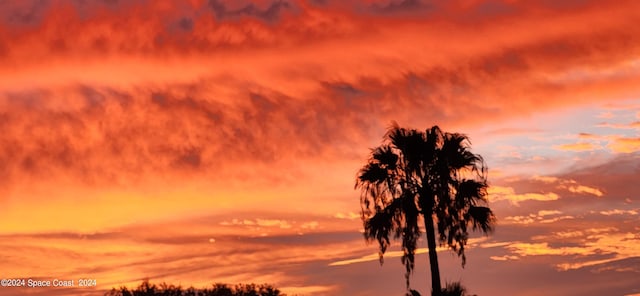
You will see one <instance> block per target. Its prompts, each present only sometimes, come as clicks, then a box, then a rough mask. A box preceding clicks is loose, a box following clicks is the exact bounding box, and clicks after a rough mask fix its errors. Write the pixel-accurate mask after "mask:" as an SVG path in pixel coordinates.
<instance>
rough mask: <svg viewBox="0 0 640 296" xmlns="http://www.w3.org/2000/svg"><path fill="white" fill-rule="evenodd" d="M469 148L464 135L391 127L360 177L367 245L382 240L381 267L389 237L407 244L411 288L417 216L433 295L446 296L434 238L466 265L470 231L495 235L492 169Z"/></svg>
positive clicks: (405, 254) (405, 261)
mask: <svg viewBox="0 0 640 296" xmlns="http://www.w3.org/2000/svg"><path fill="white" fill-rule="evenodd" d="M469 145H470V142H469V140H468V138H467V136H465V135H463V134H458V133H444V132H442V131H441V130H440V128H439V127H438V126H433V127H432V128H430V129H427V130H426V131H425V132H422V131H418V130H415V129H404V128H400V127H398V125H397V124H396V123H394V124H393V126H392V127H391V128H390V129H389V130H388V132H387V133H386V135H385V137H384V141H383V143H382V145H380V146H379V147H377V148H375V149H372V152H371V157H370V158H369V160H368V163H367V164H366V165H365V166H364V167H363V168H362V169H361V170H360V171H359V173H358V176H357V179H356V188H359V189H360V190H361V197H360V204H361V207H362V220H363V223H364V236H365V239H366V240H367V242H371V241H374V240H376V241H378V243H379V245H380V251H379V255H380V263H381V264H382V263H383V256H384V253H385V251H386V250H387V248H388V247H389V245H390V240H389V238H390V236H393V238H395V239H399V238H401V239H402V251H403V256H402V263H403V264H404V266H405V268H406V273H405V277H406V280H407V283H406V284H407V289H409V277H410V275H411V273H412V271H413V268H414V259H415V251H416V244H417V241H418V238H419V237H420V236H421V233H422V231H421V229H420V225H419V220H420V218H422V219H423V221H424V226H425V232H426V236H427V247H428V249H429V263H430V267H431V285H432V293H433V295H440V294H441V293H442V288H441V285H440V270H439V267H438V255H437V253H436V234H437V235H438V237H439V242H440V245H445V244H446V245H447V246H448V247H450V248H451V249H452V250H454V251H455V252H456V253H457V254H458V256H460V257H461V258H462V266H463V267H464V265H465V261H466V257H465V254H464V247H465V245H466V243H467V238H468V236H469V235H468V232H467V230H468V228H470V227H471V228H472V229H473V230H480V231H482V232H483V233H485V234H488V233H490V232H491V231H492V230H493V224H494V221H495V217H494V215H493V212H492V211H491V209H489V208H488V207H486V206H485V205H486V204H487V199H486V195H487V187H488V185H487V168H486V165H485V163H484V160H483V159H482V157H481V156H480V155H477V154H473V153H471V151H470V150H469V149H470V147H469Z"/></svg>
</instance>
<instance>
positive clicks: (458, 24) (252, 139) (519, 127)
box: [0, 0, 640, 296]
mask: <svg viewBox="0 0 640 296" xmlns="http://www.w3.org/2000/svg"><path fill="white" fill-rule="evenodd" d="M638 19H640V2H638V1H633V0H615V1H613V0H612V1H606V0H600V1H595V0H567V1H549V0H528V1H524V0H454V1H451V0H449V1H446V0H362V1H356V0H340V1H338V0H276V1H273V0H251V1H249V0H237V1H225V0H210V1H203V0H191V1H177V0H176V1H151V0H130V1H124V0H121V1H118V0H102V1H98V0H95V1H88V0H60V1H54V0H24V1H19V0H8V1H0V249H1V250H2V252H1V254H0V272H1V274H0V276H1V277H2V278H24V279H29V278H30V279H40V280H53V279H62V280H70V279H73V280H76V282H77V280H78V279H83V278H86V279H95V280H96V283H97V286H96V287H91V288H81V287H73V288H8V287H0V294H1V295H102V294H103V293H104V291H106V290H110V289H111V288H112V287H118V286H122V285H126V286H130V287H132V286H136V285H138V284H139V283H140V282H141V281H142V280H143V279H149V280H151V281H152V282H162V281H166V282H169V283H173V284H181V285H183V286H190V285H194V286H196V287H205V286H207V285H210V284H212V283H215V282H225V283H249V282H256V283H271V284H273V285H275V286H276V287H278V288H280V289H281V290H283V291H284V292H285V293H287V294H289V295H292V294H298V295H310V296H317V295H403V293H404V292H405V281H404V267H403V266H402V265H401V262H400V258H399V253H398V252H397V251H398V247H399V242H396V243H395V244H394V247H393V248H392V249H391V250H390V251H389V252H388V253H387V254H386V256H385V261H384V264H383V265H381V264H380V263H379V261H378V257H377V252H378V250H377V245H376V244H367V243H366V242H365V240H364V237H363V235H362V232H361V231H362V221H361V220H360V204H359V192H358V191H357V190H354V183H355V177H356V174H357V172H358V170H359V169H360V168H361V167H362V166H363V165H364V164H365V163H366V160H367V157H368V155H369V153H370V148H373V147H376V146H377V145H379V144H380V143H381V141H382V137H383V135H384V133H385V131H386V130H387V128H388V127H390V126H391V124H392V122H394V121H395V122H397V123H398V124H399V125H400V126H403V127H407V128H416V129H427V128H429V127H431V126H433V125H438V126H440V127H441V128H442V129H443V130H445V131H449V132H460V133H464V134H466V135H467V136H468V137H469V138H470V140H471V143H472V151H473V152H475V153H478V154H480V155H482V156H483V157H484V159H485V161H486V163H487V165H488V167H489V184H490V189H489V193H490V194H489V200H490V206H491V208H492V209H493V210H494V212H495V214H496V216H497V221H498V224H497V227H496V230H495V232H494V233H493V234H491V235H490V236H482V235H474V236H473V237H472V239H471V240H470V241H469V245H468V249H467V264H466V265H465V267H464V268H463V267H462V266H461V261H460V260H459V258H457V257H456V255H455V254H454V253H453V252H451V251H448V250H446V249H442V250H440V251H439V253H438V254H439V259H440V268H441V277H442V278H443V281H462V283H463V284H464V285H465V286H466V287H467V289H468V290H469V291H470V292H471V293H473V294H478V295H542V294H544V295H552V296H553V295H587V296H589V295H594V296H595V295H605V294H606V295H626V296H629V295H640V282H639V281H638V277H639V276H640V267H639V266H640V226H639V225H640V223H639V222H640V216H639V213H640V185H639V183H638V177H639V176H640V26H638V25H637V23H638ZM419 244H420V249H419V250H418V253H419V255H417V257H416V261H417V264H416V269H415V272H414V274H413V276H412V281H411V284H412V288H414V289H417V290H419V291H421V292H422V293H423V294H424V295H426V294H428V291H429V289H430V277H429V273H428V264H427V260H428V259H427V256H426V254H425V247H426V243H425V241H424V240H422V241H420V242H419Z"/></svg>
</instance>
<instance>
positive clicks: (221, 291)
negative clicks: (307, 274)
mask: <svg viewBox="0 0 640 296" xmlns="http://www.w3.org/2000/svg"><path fill="white" fill-rule="evenodd" d="M105 296H286V294H283V293H281V292H280V290H278V289H276V288H274V287H273V286H271V285H268V284H237V285H235V286H230V285H227V284H221V283H216V284H214V285H213V286H212V287H211V288H203V289H196V288H194V287H189V288H186V289H183V288H182V287H181V286H174V285H169V284H166V283H161V284H159V285H156V284H151V283H149V281H148V280H145V281H143V282H142V284H140V286H138V287H137V288H135V289H132V290H129V288H127V287H120V288H118V289H116V288H113V289H111V291H109V292H107V293H105Z"/></svg>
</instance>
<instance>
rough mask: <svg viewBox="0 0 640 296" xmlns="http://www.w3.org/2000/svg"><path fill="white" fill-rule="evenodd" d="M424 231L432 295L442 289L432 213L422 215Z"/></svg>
mask: <svg viewBox="0 0 640 296" xmlns="http://www.w3.org/2000/svg"><path fill="white" fill-rule="evenodd" d="M424 225H425V228H426V230H425V232H426V233H427V246H428V247H429V265H430V266H431V289H432V292H431V293H432V295H433V296H438V295H440V293H441V291H442V287H441V286H440V267H439V266H438V253H437V252H436V234H435V229H434V225H433V215H432V214H431V213H429V214H425V215H424Z"/></svg>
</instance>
